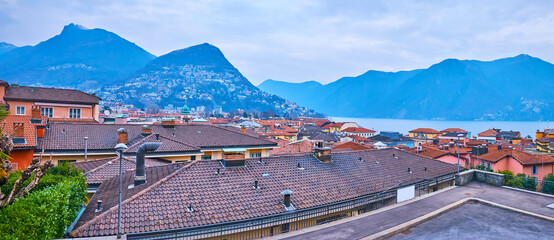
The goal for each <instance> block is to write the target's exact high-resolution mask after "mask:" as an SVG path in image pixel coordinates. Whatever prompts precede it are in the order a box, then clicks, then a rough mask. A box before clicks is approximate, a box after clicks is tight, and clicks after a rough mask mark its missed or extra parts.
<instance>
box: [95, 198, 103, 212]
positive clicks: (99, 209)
mask: <svg viewBox="0 0 554 240" xmlns="http://www.w3.org/2000/svg"><path fill="white" fill-rule="evenodd" d="M100 211H102V200H98V202H96V210H95V212H100Z"/></svg>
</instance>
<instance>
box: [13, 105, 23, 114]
mask: <svg viewBox="0 0 554 240" xmlns="http://www.w3.org/2000/svg"><path fill="white" fill-rule="evenodd" d="M15 114H17V115H25V106H17V107H16V108H15Z"/></svg>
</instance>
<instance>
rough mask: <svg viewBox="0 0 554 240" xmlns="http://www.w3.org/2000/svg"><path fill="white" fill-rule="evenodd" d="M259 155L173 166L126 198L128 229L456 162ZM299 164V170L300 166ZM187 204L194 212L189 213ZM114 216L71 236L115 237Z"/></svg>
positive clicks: (241, 211)
mask: <svg viewBox="0 0 554 240" xmlns="http://www.w3.org/2000/svg"><path fill="white" fill-rule="evenodd" d="M393 154H395V156H396V157H394V156H393ZM360 158H361V159H362V160H361V161H360V160H359V159H360ZM262 160H263V161H262V162H261V163H260V162H259V161H258V160H257V159H247V160H246V167H240V168H226V169H225V168H222V165H221V163H220V162H219V161H213V160H211V161H210V160H197V161H195V162H193V163H191V164H189V165H187V166H186V167H183V168H181V169H179V170H177V171H175V172H174V173H172V174H170V175H168V176H167V177H166V178H163V179H162V180H159V181H158V182H157V183H154V184H153V185H152V186H150V187H149V188H148V189H146V190H144V191H143V192H140V193H138V194H136V195H134V196H133V197H130V198H129V197H126V199H127V200H125V201H124V204H123V206H122V212H123V214H122V231H123V233H133V232H148V231H156V230H167V229H175V228H182V227H190V226H199V225H206V224H214V223H219V222H227V221H233V220H240V219H247V218H253V217H259V216H266V215H272V214H277V213H283V212H286V209H285V207H284V206H283V204H282V198H283V196H282V195H281V192H282V191H283V190H286V189H290V190H292V191H293V194H292V195H291V199H292V204H293V206H294V207H295V208H296V209H303V208H309V207H314V206H320V205H324V204H328V203H333V202H337V201H341V200H346V199H351V198H354V197H358V196H362V195H367V194H371V193H376V192H379V191H383V190H386V189H389V188H391V187H397V186H403V185H409V184H413V183H415V182H419V181H422V180H423V179H424V178H432V177H438V176H442V175H446V174H451V173H454V172H456V167H455V166H454V165H451V164H447V163H443V162H440V161H437V160H431V159H428V158H424V157H420V156H417V155H415V154H412V153H408V152H403V151H399V150H393V149H390V150H379V151H358V152H351V153H336V154H333V155H332V160H333V162H331V163H322V162H320V161H318V160H317V159H315V158H314V157H313V156H311V155H301V156H281V157H269V158H263V159H262ZM297 164H300V166H301V167H302V169H299V168H297ZM218 168H220V169H221V173H220V174H219V175H218V174H215V172H216V170H217V169H218ZM408 168H411V171H412V173H409V172H408ZM424 168H427V171H425V170H424ZM264 173H265V174H264ZM262 174H264V175H266V176H264V175H262ZM148 176H149V175H148V174H147V178H148ZM150 176H151V175H150ZM256 180H257V181H259V188H258V189H255V188H254V187H253V184H254V181H256ZM151 182H153V180H151V179H148V183H151ZM103 185H104V184H103ZM101 188H102V186H101ZM106 189H107V190H106V192H102V189H99V191H98V193H97V194H98V196H105V199H102V200H103V201H104V202H107V201H113V200H108V199H115V198H116V196H117V195H116V194H113V193H115V188H106ZM110 189H111V190H110ZM108 192H110V193H111V194H110V193H108ZM98 199H100V197H98V198H97V197H96V195H95V197H94V198H93V200H92V201H93V202H94V201H96V200H98ZM189 204H192V207H193V209H194V211H193V212H189V211H187V207H188V206H189ZM89 208H94V206H91V205H89V206H88V207H87V210H89ZM89 211H90V210H89ZM116 219H117V207H113V208H111V209H109V210H105V211H104V212H103V213H102V214H101V215H99V216H97V217H96V218H94V219H92V220H91V216H88V218H87V217H86V216H85V217H82V218H81V219H80V220H79V222H80V223H81V224H78V227H77V228H76V230H74V231H73V232H72V235H73V236H76V237H86V236H100V235H114V234H116V232H117V221H116ZM83 222H86V223H84V224H82V223H83Z"/></svg>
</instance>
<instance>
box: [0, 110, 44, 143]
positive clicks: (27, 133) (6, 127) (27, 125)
mask: <svg viewBox="0 0 554 240" xmlns="http://www.w3.org/2000/svg"><path fill="white" fill-rule="evenodd" d="M31 118H32V117H31V116H26V115H8V116H7V117H6V118H5V119H4V121H2V123H1V124H2V126H1V128H2V131H3V132H4V133H7V134H9V135H12V134H14V133H15V130H16V129H15V128H14V123H23V137H24V138H25V141H26V144H14V145H13V146H14V147H16V148H17V147H35V146H36V145H37V141H36V139H37V138H36V134H37V133H36V126H44V123H46V121H47V118H46V117H45V116H41V120H42V123H41V124H31Z"/></svg>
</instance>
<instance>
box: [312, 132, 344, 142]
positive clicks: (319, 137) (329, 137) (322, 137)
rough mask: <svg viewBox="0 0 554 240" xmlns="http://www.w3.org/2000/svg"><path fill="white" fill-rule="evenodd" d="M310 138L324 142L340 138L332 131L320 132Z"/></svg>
mask: <svg viewBox="0 0 554 240" xmlns="http://www.w3.org/2000/svg"><path fill="white" fill-rule="evenodd" d="M310 140H314V141H325V142H338V141H340V138H339V137H338V136H337V135H336V134H333V133H320V134H318V135H317V136H315V137H313V138H311V139H310Z"/></svg>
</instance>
